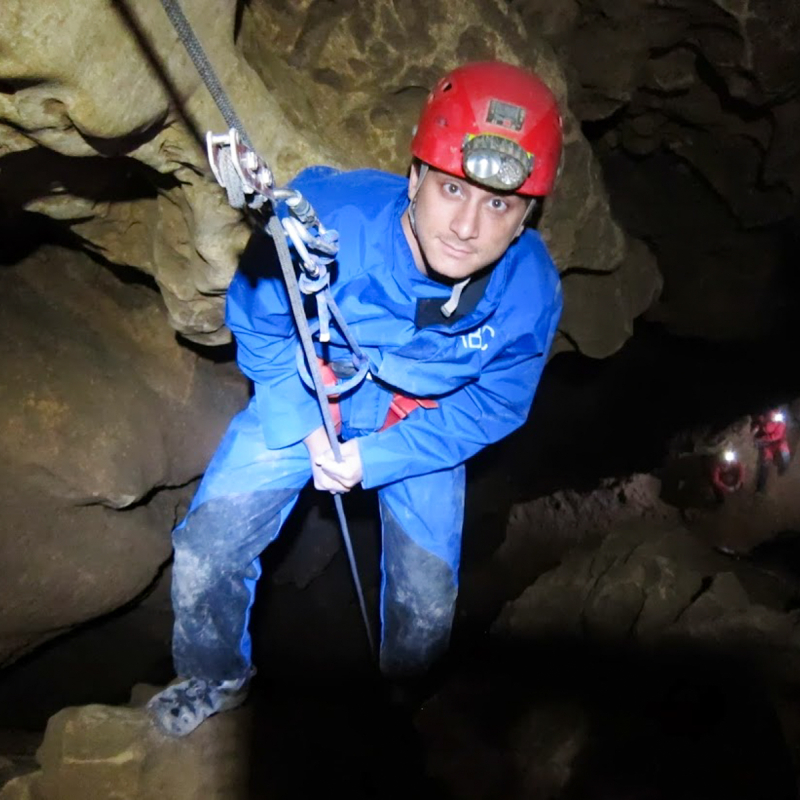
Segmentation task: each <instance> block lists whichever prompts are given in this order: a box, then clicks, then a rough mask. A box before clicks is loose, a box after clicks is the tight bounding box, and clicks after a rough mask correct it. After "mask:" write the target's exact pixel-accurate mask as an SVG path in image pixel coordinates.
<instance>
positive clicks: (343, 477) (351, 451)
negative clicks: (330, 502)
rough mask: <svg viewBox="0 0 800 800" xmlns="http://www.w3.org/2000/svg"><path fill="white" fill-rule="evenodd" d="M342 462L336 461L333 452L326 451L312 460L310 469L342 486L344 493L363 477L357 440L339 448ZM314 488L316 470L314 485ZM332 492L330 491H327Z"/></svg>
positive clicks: (352, 440)
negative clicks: (314, 468) (315, 468)
mask: <svg viewBox="0 0 800 800" xmlns="http://www.w3.org/2000/svg"><path fill="white" fill-rule="evenodd" d="M341 451H342V460H341V461H337V460H336V458H335V457H334V455H333V450H330V449H328V450H326V451H325V452H324V453H320V454H319V455H317V456H316V457H314V458H312V460H311V463H312V468H313V467H317V468H318V469H319V470H320V471H321V472H322V473H323V475H325V477H326V478H327V479H328V480H330V481H333V482H334V483H338V484H340V485H341V486H344V487H345V489H344V491H346V492H349V491H350V489H352V488H353V487H354V486H355V485H356V484H357V483H361V480H362V478H363V477H364V466H363V464H362V463H361V453H360V452H359V450H358V439H350V440H349V441H347V442H344V443H343V444H342V446H341ZM314 485H315V486H316V470H315V483H314ZM328 491H332V490H330V489H329V490H328Z"/></svg>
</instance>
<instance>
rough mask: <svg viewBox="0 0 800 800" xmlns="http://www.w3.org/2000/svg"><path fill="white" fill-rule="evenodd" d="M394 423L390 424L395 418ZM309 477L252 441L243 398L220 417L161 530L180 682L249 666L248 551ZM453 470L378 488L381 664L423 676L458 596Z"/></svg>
mask: <svg viewBox="0 0 800 800" xmlns="http://www.w3.org/2000/svg"><path fill="white" fill-rule="evenodd" d="M399 424H402V423H399ZM310 478H311V466H310V463H309V457H308V451H307V450H306V447H305V445H304V444H303V443H302V442H300V443H298V444H295V445H292V446H291V447H286V448H282V449H280V450H268V449H267V447H266V445H265V444H264V437H263V433H262V428H261V421H260V419H259V417H258V413H257V410H256V404H255V401H252V402H251V403H250V405H249V406H248V407H247V408H246V409H245V410H244V411H242V412H241V413H240V414H238V415H237V416H236V417H234V419H233V420H232V422H231V424H230V426H229V428H228V431H227V432H226V434H225V436H224V438H223V440H222V442H221V443H220V445H219V447H218V448H217V452H216V453H215V454H214V457H213V458H212V460H211V463H210V464H209V466H208V469H207V470H206V473H205V476H204V478H203V481H202V482H201V484H200V487H199V488H198V490H197V493H196V494H195V497H194V499H193V500H192V504H191V506H190V508H189V511H188V513H187V515H186V517H185V519H184V520H183V522H181V524H180V525H179V526H178V527H177V528H176V529H175V531H174V532H173V544H174V550H175V560H174V566H173V582H172V603H173V608H174V612H175V628H174V635H173V658H174V661H175V669H176V672H177V674H178V675H180V676H182V677H194V678H205V679H207V680H228V679H236V678H240V677H243V676H245V675H247V674H249V673H250V669H251V641H250V634H249V632H248V623H249V618H250V609H251V607H252V604H253V599H254V595H255V586H256V582H257V581H258V579H259V577H260V576H261V565H260V561H259V556H260V554H261V552H262V551H263V550H264V549H265V548H266V547H267V545H268V544H269V543H270V542H272V541H273V540H274V539H275V538H276V537H277V536H278V534H279V533H280V530H281V528H282V527H283V523H284V522H285V521H286V518H287V517H288V515H289V513H290V512H291V510H292V509H293V508H294V505H295V503H296V501H297V497H298V494H299V492H300V490H301V489H302V488H303V486H305V484H306V483H307V482H308V481H309V479H310ZM464 484H465V481H464V467H463V465H460V466H458V467H456V468H454V469H451V470H443V471H441V472H435V473H431V474H429V475H423V476H419V477H415V478H409V479H406V480H403V481H398V482H397V483H393V484H389V485H387V486H383V487H382V488H380V489H379V490H378V496H379V501H380V515H381V530H382V545H383V547H382V553H381V573H382V580H381V595H380V603H381V647H380V666H381V670H382V671H383V672H384V673H385V674H387V675H391V676H403V675H411V674H415V673H419V672H421V671H424V670H425V669H426V668H427V667H428V666H429V665H430V664H431V663H432V662H433V661H434V660H435V659H436V658H438V657H439V656H440V655H442V653H443V652H444V651H445V650H446V649H447V645H448V642H449V638H450V629H451V627H452V622H453V615H454V611H455V602H456V595H457V592H458V565H459V560H460V555H461V529H462V524H463V516H464Z"/></svg>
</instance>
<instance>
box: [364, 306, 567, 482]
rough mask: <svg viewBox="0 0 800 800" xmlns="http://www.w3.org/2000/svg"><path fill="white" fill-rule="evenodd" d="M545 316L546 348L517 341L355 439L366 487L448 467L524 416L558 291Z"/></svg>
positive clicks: (553, 322)
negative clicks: (467, 377)
mask: <svg viewBox="0 0 800 800" xmlns="http://www.w3.org/2000/svg"><path fill="white" fill-rule="evenodd" d="M544 313H545V314H546V315H547V320H546V322H547V336H546V346H545V347H544V348H543V350H542V351H541V352H532V351H531V350H530V349H529V348H526V347H524V346H522V344H521V343H520V342H518V343H517V344H516V345H515V344H513V343H512V344H511V345H510V346H509V347H507V348H506V350H505V351H503V352H502V353H500V354H498V356H497V357H496V358H495V359H493V360H492V361H491V362H490V363H489V364H488V365H487V366H486V367H485V368H484V370H483V371H482V372H481V376H480V378H479V379H478V380H477V381H475V382H474V383H471V384H468V385H466V386H464V387H462V388H461V389H458V390H457V391H455V392H453V393H452V394H449V395H447V396H445V397H442V398H439V399H438V403H439V405H438V407H437V408H434V409H429V410H424V409H417V410H415V411H413V412H412V413H411V414H410V415H409V416H408V417H407V418H406V419H404V420H402V421H401V422H398V423H397V424H396V425H393V426H392V427H390V428H387V429H386V430H384V431H378V432H376V433H371V434H369V435H367V436H364V437H363V438H361V439H359V451H360V454H361V461H362V464H363V468H364V478H363V481H362V485H363V486H364V487H365V488H372V487H375V486H382V485H384V484H387V483H393V482H394V481H398V480H403V479H405V478H411V477H414V476H416V475H425V474H427V473H429V472H436V471H437V470H442V469H450V468H452V467H455V466H457V465H458V464H461V463H463V462H464V461H466V460H467V459H468V458H470V457H471V456H473V455H475V454H476V453H477V452H479V451H480V450H482V449H483V448H484V447H485V446H486V445H488V444H491V443H493V442H497V441H499V440H500V439H502V438H503V437H505V436H507V435H508V434H509V433H511V432H512V431H514V430H516V429H517V428H518V427H519V426H520V425H522V424H523V423H524V422H525V420H526V419H527V416H528V412H529V411H530V407H531V403H532V402H533V396H534V394H535V392H536V387H537V385H538V383H539V379H540V377H541V374H542V370H543V369H544V365H545V362H546V359H547V353H548V352H549V350H550V345H551V344H552V341H553V337H554V335H555V331H556V327H557V325H558V320H559V317H560V315H561V295H560V292H558V293H557V295H556V298H555V299H554V301H553V304H552V305H551V307H550V308H548V309H547V310H546V311H545V312H544Z"/></svg>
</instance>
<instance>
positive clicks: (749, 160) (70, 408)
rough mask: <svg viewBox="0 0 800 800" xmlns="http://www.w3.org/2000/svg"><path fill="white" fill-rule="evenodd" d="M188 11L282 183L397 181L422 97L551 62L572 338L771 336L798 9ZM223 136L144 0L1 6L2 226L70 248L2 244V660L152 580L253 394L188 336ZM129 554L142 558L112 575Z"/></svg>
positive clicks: (207, 340) (531, 4)
mask: <svg viewBox="0 0 800 800" xmlns="http://www.w3.org/2000/svg"><path fill="white" fill-rule="evenodd" d="M182 5H183V7H184V9H185V11H186V13H187V15H188V17H189V19H190V21H191V22H192V24H193V26H194V27H195V29H196V32H197V34H198V36H199V37H200V38H201V40H202V42H203V44H204V46H205V48H206V50H207V53H208V55H209V57H210V59H211V61H212V62H213V64H214V66H215V68H216V70H217V71H218V74H219V77H220V79H221V80H222V82H223V84H224V85H225V87H226V89H227V91H228V92H229V94H230V96H231V99H232V101H233V103H234V105H235V107H236V109H237V111H238V113H239V115H240V117H241V118H242V120H243V122H244V125H245V127H246V128H247V130H248V132H249V134H250V135H251V137H252V139H253V140H254V142H255V144H256V146H257V147H258V149H259V150H260V152H261V153H262V154H263V155H264V156H266V157H267V159H268V160H269V161H270V163H271V164H272V166H273V167H274V169H275V172H276V176H277V178H278V180H279V182H284V181H286V180H288V179H289V178H290V177H291V176H292V175H293V174H294V173H295V172H296V171H297V170H298V169H300V168H302V167H303V166H304V165H307V164H313V163H320V162H323V163H328V164H332V165H334V166H337V167H341V168H353V167H360V166H369V167H378V168H383V169H387V170H391V171H395V172H402V171H404V170H405V168H406V165H407V160H408V156H407V152H408V144H409V141H410V138H411V131H412V127H413V124H414V121H415V117H416V114H417V110H418V108H419V105H420V104H421V102H422V101H423V99H424V97H425V95H426V93H427V91H428V90H429V89H430V87H431V86H432V84H433V83H434V81H435V80H436V78H437V77H438V76H439V75H440V74H442V73H443V72H444V71H446V70H447V69H450V68H452V67H453V66H455V65H456V64H458V63H460V62H462V61H464V60H468V59H477V58H495V57H496V58H503V59H507V60H509V61H513V62H517V63H521V64H523V65H526V66H529V67H531V68H533V69H534V70H536V71H538V72H539V73H540V74H541V75H542V76H543V78H544V79H545V80H546V81H547V82H548V84H549V85H550V86H551V87H552V88H553V90H554V91H555V93H556V94H557V96H558V97H559V100H560V102H561V104H562V108H563V112H564V121H565V137H566V153H565V166H564V171H563V175H562V177H561V180H560V182H559V184H558V186H557V188H556V191H555V193H554V195H553V197H552V198H551V199H550V200H548V202H547V203H546V204H545V207H544V213H543V215H542V219H541V222H540V229H541V230H542V232H543V235H544V237H545V239H546V240H547V242H548V244H549V246H550V249H551V251H552V253H553V256H554V258H555V260H556V262H557V264H558V266H559V268H560V270H561V273H562V280H563V284H564V290H565V298H566V307H565V312H564V316H563V320H562V324H561V331H560V336H559V337H558V339H557V342H556V346H555V351H556V352H559V351H563V350H575V351H577V352H579V353H582V354H584V355H587V356H590V357H593V358H602V357H605V356H608V355H609V354H611V353H613V352H615V351H617V350H618V349H619V348H620V347H622V346H623V344H624V343H625V341H626V340H627V339H628V337H630V335H631V333H632V329H633V321H634V319H636V318H637V317H638V316H639V315H641V314H642V313H643V312H646V313H647V314H648V316H649V317H650V318H652V319H656V320H661V321H664V322H666V323H667V324H668V325H670V326H671V327H672V328H673V329H674V330H677V331H679V332H682V333H689V334H695V335H696V334H698V333H700V334H702V335H708V336H737V335H738V336H742V335H753V332H754V331H755V332H756V334H758V333H761V332H764V331H768V330H769V329H770V324H771V320H773V319H774V318H775V316H776V315H775V310H776V303H778V302H779V301H778V300H776V298H779V297H780V295H781V293H780V291H779V290H780V288H781V285H782V284H781V283H780V281H777V280H775V276H776V274H777V272H778V270H779V268H780V265H781V264H783V262H785V260H786V253H785V248H784V247H783V245H782V241H783V240H781V239H779V238H776V230H778V228H780V230H781V231H785V230H789V231H791V230H792V229H791V225H792V224H796V221H797V201H796V197H797V188H798V184H800V167H799V166H798V152H799V151H800V146H798V144H797V138H796V136H795V135H794V131H795V130H796V123H797V121H798V118H799V117H800V113H798V103H797V88H798V85H797V84H798V80H800V78H799V77H798V76H799V75H800V72H798V70H797V69H796V66H797V56H798V49H800V44H798V41H800V37H798V36H797V32H798V25H799V24H800V23H799V22H798V19H799V17H798V14H799V13H800V12H798V10H797V7H796V6H795V5H793V4H790V3H769V4H768V3H766V2H750V3H734V2H721V1H720V2H714V1H713V0H672V2H661V3H659V4H657V5H653V4H650V3H646V2H644V0H627V1H626V2H624V3H610V2H602V1H601V0H583V1H582V2H564V3H558V4H550V3H545V2H541V1H540V0H529V1H528V2H525V1H524V0H519V1H518V2H517V1H512V2H501V1H500V0H472V2H468V3H463V2H456V0H445V1H444V2H440V3H438V4H426V5H422V4H408V3H405V2H402V0H379V2H374V3H373V2H369V3H368V2H366V0H339V1H338V2H328V1H327V0H325V1H324V2H323V1H322V0H274V1H273V2H266V1H265V0H251V1H250V2H241V3H237V2H234V0H185V1H184V2H183V4H182ZM209 128H211V129H213V130H215V131H221V130H223V129H224V123H223V121H222V118H221V115H220V114H219V112H218V110H217V109H216V107H215V106H214V103H213V101H212V99H211V98H210V96H209V95H208V93H207V91H206V90H205V88H204V87H203V85H202V82H201V81H200V79H199V77H198V76H197V74H196V71H195V69H194V66H193V65H192V63H191V61H190V60H189V58H188V56H187V55H186V53H185V51H184V49H183V46H182V45H181V43H180V42H179V41H178V39H177V36H176V34H175V33H174V31H173V30H172V28H171V26H170V25H169V23H168V20H167V18H166V16H165V14H164V12H163V10H162V8H161V6H160V4H159V3H158V2H156V0H126V2H117V3H107V2H101V0H86V2H83V3H81V4H78V5H76V4H74V3H71V2H68V0H49V2H44V0H39V1H38V2H30V1H29V0H7V2H6V3H4V6H3V14H2V16H0V228H2V233H3V236H4V238H5V239H6V240H8V239H13V238H14V234H15V232H16V231H18V230H19V229H20V228H21V227H25V225H26V224H27V222H28V221H30V219H31V218H32V215H38V216H37V217H36V218H37V219H40V220H49V221H51V222H52V223H53V224H54V225H57V226H60V229H61V230H63V231H66V232H68V233H69V236H70V237H71V239H70V241H71V245H72V248H73V249H72V250H63V249H59V250H46V251H42V252H41V253H37V254H34V255H33V256H31V257H30V258H28V259H25V260H22V261H19V263H16V259H14V258H10V257H5V258H4V259H3V263H4V264H6V266H4V267H3V271H2V273H0V274H1V275H2V280H3V281H4V283H5V284H6V285H7V287H8V291H7V292H6V294H5V303H4V307H5V308H4V309H3V311H4V315H3V319H2V322H3V325H4V326H5V327H4V331H5V333H6V339H7V341H11V342H13V343H14V347H12V348H10V349H9V350H8V351H7V352H6V353H5V354H4V355H3V358H4V359H6V360H7V363H5V364H4V365H3V366H4V374H10V375H12V374H13V375H17V376H19V380H16V381H12V382H8V383H7V385H6V386H4V387H3V392H2V396H0V407H1V408H2V409H3V412H4V417H5V418H6V429H5V436H4V447H5V448H6V450H7V452H8V453H9V456H8V460H7V465H8V466H7V475H6V477H7V480H6V481H5V482H4V488H3V491H4V492H5V493H6V495H7V503H8V506H7V507H8V508H10V509H13V513H10V514H9V515H7V517H6V519H5V520H4V525H3V530H2V533H1V534H0V542H2V546H3V548H4V554H5V557H4V560H3V561H2V562H0V563H3V564H4V569H6V570H7V571H8V573H7V574H8V575H9V576H11V578H12V579H9V580H4V581H3V585H5V586H9V587H12V589H11V590H10V593H9V599H11V595H13V602H9V603H6V604H4V605H3V608H4V609H5V612H4V616H3V617H0V620H3V621H2V626H0V636H3V637H6V645H5V649H4V650H3V651H2V652H0V658H11V657H14V654H18V653H20V652H23V651H24V650H26V649H27V648H29V647H31V646H33V645H34V644H35V643H36V641H39V640H41V639H42V638H47V637H49V636H52V635H54V634H55V633H57V632H59V631H61V630H63V629H64V628H65V627H68V626H69V625H70V624H71V623H73V622H79V621H82V620H84V619H89V618H91V617H92V616H95V615H97V614H101V613H104V612H105V611H107V610H110V609H111V608H113V607H115V606H116V605H120V604H122V603H124V602H126V601H127V600H129V599H131V598H132V597H135V596H136V594H137V593H138V592H139V591H141V590H142V589H143V587H145V586H146V585H147V583H148V580H150V579H152V577H153V576H154V574H155V573H156V571H157V569H158V566H159V565H160V564H161V562H162V561H163V560H164V559H165V558H166V557H167V555H168V552H169V541H168V531H169V528H170V527H171V525H172V523H173V521H174V518H175V516H176V509H177V508H178V507H179V505H180V503H181V502H183V499H185V498H183V496H184V495H186V494H187V493H188V490H187V489H181V487H185V486H186V484H187V483H188V482H189V481H191V480H192V479H193V478H196V477H197V476H198V475H199V474H200V473H201V472H202V470H203V467H204V464H205V463H206V461H207V459H208V457H209V455H210V453H211V452H212V450H213V447H214V445H215V443H216V441H217V440H218V437H219V434H220V433H221V431H222V429H223V427H224V424H225V421H227V419H229V418H230V416H231V415H232V414H233V413H234V411H235V410H236V409H237V408H238V407H240V406H241V404H242V403H243V402H244V401H245V399H246V386H245V385H244V381H243V380H242V379H241V378H240V377H238V376H237V375H236V373H235V370H234V368H233V367H232V366H231V365H230V364H228V365H215V364H214V363H213V361H210V360H209V359H207V358H203V357H200V356H198V355H197V353H195V352H192V351H190V350H188V349H187V348H186V347H185V346H184V345H181V343H180V342H179V341H178V340H176V339H175V337H174V334H173V329H174V331H177V332H178V333H179V334H180V337H181V339H182V341H183V342H184V343H185V342H187V341H189V342H194V343H197V344H200V345H208V346H211V347H217V348H218V349H219V348H221V347H223V346H224V345H225V344H226V343H228V341H229V334H228V332H227V331H226V329H225V327H224V325H223V317H222V314H223V308H224V294H225V290H226V287H227V285H228V282H229V280H230V278H231V276H232V274H233V271H234V270H235V267H236V262H237V258H238V255H239V253H240V252H241V249H242V247H243V246H244V243H245V241H246V238H247V236H248V230H247V228H246V226H245V224H244V223H243V221H242V220H241V217H240V215H239V214H238V212H235V211H233V210H232V209H230V208H229V207H228V205H227V202H226V199H225V196H224V193H223V192H222V190H221V189H219V187H217V186H216V184H215V183H214V182H213V180H212V179H211V176H210V172H209V169H208V167H207V164H206V161H205V154H204V150H203V147H202V145H201V139H202V134H203V133H204V132H205V131H206V130H207V129H209ZM609 186H610V187H612V189H613V191H614V196H613V197H612V200H611V201H610V200H609V192H608V189H607V187H609ZM626 198H628V199H626ZM659 203H661V204H663V207H660V206H659ZM681 203H682V204H683V205H681ZM676 209H678V210H679V211H680V212H681V213H680V214H678V213H675V210H676ZM665 211H669V212H670V214H669V215H668V214H666V213H663V212H665ZM617 220H620V221H622V222H623V226H620V224H619V222H618V221H617ZM781 226H783V227H781ZM786 226H789V227H788V228H787V227H786ZM43 230H44V229H43ZM676 230H677V231H678V232H679V233H681V234H683V235H682V236H676V235H675V233H676ZM656 255H657V256H658V259H659V268H660V270H661V271H662V272H663V273H664V275H665V276H666V287H665V291H664V293H663V295H662V294H661V285H662V278H661V274H660V272H659V268H657V267H656V260H655V256H656ZM89 256H91V258H89ZM131 275H134V276H139V277H138V278H134V279H131V277H130V276H131ZM765 287H766V288H765ZM156 290H157V291H156ZM757 290H761V293H759V291H757ZM659 296H660V299H659ZM698 298H699V299H700V303H698ZM780 302H784V301H783V300H780ZM785 305H786V304H785V303H784V305H783V306H781V308H784V310H785ZM143 308H144V309H146V313H144V312H142V311H141V309H143ZM21 309H26V311H25V313H21ZM648 309H649V310H648ZM145 318H146V321H147V322H146V325H145V326H144V327H142V322H143V320H144V319H145ZM145 331H146V335H145V333H144V332H145ZM90 334H91V335H90ZM131 353H133V355H131ZM226 370H227V371H226ZM25 387H27V388H25ZM23 388H25V391H23ZM104 401H105V402H104ZM98 431H100V432H102V435H99V434H98ZM177 431H181V434H180V435H178V434H177V433H176V432H177ZM172 492H176V493H177V494H179V495H181V497H177V496H176V497H172V496H171V494H170V493H172ZM181 498H183V499H181ZM121 509H127V510H125V511H121ZM20 532H22V533H23V536H22V538H20V535H19V534H20ZM20 542H22V545H21V544H20ZM98 543H99V544H98ZM95 546H97V553H98V555H97V556H96V557H94V556H93V557H92V558H88V559H87V558H84V557H83V556H80V555H79V556H75V555H74V554H81V553H82V554H84V555H85V554H87V553H89V552H91V551H92V548H94V547H95ZM106 546H107V547H108V548H109V549H108V550H104V547H106ZM34 552H39V553H43V554H45V555H44V556H43V558H44V559H49V561H47V563H46V565H43V563H42V562H41V559H40V560H38V561H37V560H30V559H31V558H33V556H32V554H33V553H34ZM104 553H106V555H103V554H104ZM131 553H141V558H140V559H139V560H138V562H137V558H131V559H130V562H131V564H133V563H140V564H141V566H140V568H138V569H132V570H130V577H129V579H127V580H125V581H122V583H120V582H119V578H120V576H121V575H125V574H126V570H125V569H123V568H122V565H123V562H124V561H125V558H126V557H127V555H130V554H131ZM51 554H54V555H52V557H51ZM71 554H72V555H71ZM126 554H127V555H126ZM109 563H115V564H119V565H120V569H119V570H114V569H111V570H109V569H108V564H109ZM43 570H49V572H47V574H52V576H53V578H52V581H51V582H50V583H47V584H46V586H45V588H46V591H43V590H42V589H41V588H40V587H38V586H36V579H35V576H37V575H40V574H44V572H43ZM76 570H78V574H80V575H81V576H82V581H83V583H82V584H81V586H82V587H83V588H82V589H81V591H73V588H74V587H73V583H72V582H73V579H74V575H75V574H76ZM101 575H102V576H103V577H104V580H102V581H98V576H101ZM112 582H116V583H115V586H114V589H115V590H114V591H109V584H110V583H112ZM59 583H60V586H59ZM92 587H94V588H92ZM73 596H74V598H75V606H74V611H73V612H71V616H70V612H68V611H66V607H67V603H66V600H67V599H68V598H69V597H73ZM47 598H51V599H50V600H48V599H47ZM48 603H49V605H50V607H49V608H47V607H46V606H47V605H48ZM56 612H57V613H56Z"/></svg>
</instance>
